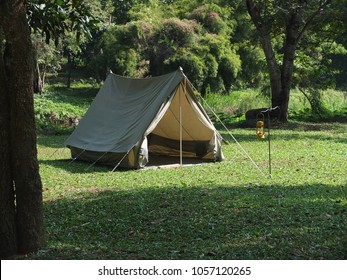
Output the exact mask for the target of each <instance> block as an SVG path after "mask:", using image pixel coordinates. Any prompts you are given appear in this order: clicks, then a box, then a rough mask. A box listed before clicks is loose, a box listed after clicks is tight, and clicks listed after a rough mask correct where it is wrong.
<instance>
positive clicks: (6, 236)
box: [0, 28, 17, 258]
mask: <svg viewBox="0 0 347 280" xmlns="http://www.w3.org/2000/svg"><path fill="white" fill-rule="evenodd" d="M0 42H3V33H2V30H1V28H0ZM2 46H3V45H2V44H0V104H1V106H2V108H1V110H0V159H1V160H0V217H1V219H0V257H1V258H2V257H6V256H10V255H14V254H16V253H17V237H16V222H15V202H14V201H15V198H14V185H13V181H12V175H11V168H10V167H11V160H10V150H11V148H10V111H9V94H8V87H7V81H6V79H5V77H6V76H5V64H4V60H3V55H4V49H3V48H2Z"/></svg>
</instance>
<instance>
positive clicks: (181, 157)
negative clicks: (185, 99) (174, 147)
mask: <svg viewBox="0 0 347 280" xmlns="http://www.w3.org/2000/svg"><path fill="white" fill-rule="evenodd" d="M184 90H186V79H184ZM181 101H182V100H181V92H179V103H180V108H179V114H180V166H182V165H183V152H182V148H183V145H182V103H181Z"/></svg>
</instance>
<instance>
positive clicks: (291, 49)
mask: <svg viewBox="0 0 347 280" xmlns="http://www.w3.org/2000/svg"><path fill="white" fill-rule="evenodd" d="M300 24H301V9H300V8H297V9H296V10H295V12H293V13H292V14H291V15H290V16H289V18H288V20H287V23H286V40H285V43H284V54H283V66H282V72H281V82H282V89H281V94H280V100H279V104H278V106H280V108H283V109H281V110H280V113H279V117H278V118H279V120H280V121H282V122H287V121H288V105H289V95H290V88H291V84H292V78H293V70H294V69H293V68H294V59H295V51H296V47H297V44H298V38H299V27H300Z"/></svg>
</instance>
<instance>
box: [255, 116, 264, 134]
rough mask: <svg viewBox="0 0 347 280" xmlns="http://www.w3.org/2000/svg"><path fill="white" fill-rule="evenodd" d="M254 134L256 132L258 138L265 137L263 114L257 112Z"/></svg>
mask: <svg viewBox="0 0 347 280" xmlns="http://www.w3.org/2000/svg"><path fill="white" fill-rule="evenodd" d="M259 116H260V118H262V120H259ZM256 134H257V137H258V138H260V139H264V138H265V132H264V114H258V115H257V126H256Z"/></svg>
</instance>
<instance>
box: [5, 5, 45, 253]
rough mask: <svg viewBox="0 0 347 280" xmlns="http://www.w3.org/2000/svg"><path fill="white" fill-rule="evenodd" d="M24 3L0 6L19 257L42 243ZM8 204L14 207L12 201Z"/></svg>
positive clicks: (11, 172) (30, 72)
mask: <svg viewBox="0 0 347 280" xmlns="http://www.w3.org/2000/svg"><path fill="white" fill-rule="evenodd" d="M25 3H26V1H25V0H18V1H10V0H2V1H0V10H1V12H0V17H1V20H0V24H1V26H0V27H2V29H3V32H4V35H5V42H6V46H5V48H6V49H5V56H4V57H5V59H4V62H5V69H4V72H5V73H4V76H3V80H4V81H6V82H7V85H8V91H6V92H5V91H4V92H3V93H2V95H3V94H4V96H8V98H6V97H5V98H4V97H3V96H2V98H3V99H5V100H8V104H9V106H8V108H9V111H8V113H9V118H8V117H6V118H5V119H4V120H5V123H4V126H7V127H9V130H10V131H9V135H3V134H1V138H2V140H1V141H3V142H6V140H5V137H6V136H7V137H8V136H9V137H8V138H7V139H9V141H8V142H9V143H10V149H8V151H10V154H9V157H10V160H9V163H10V164H9V167H8V168H6V169H5V172H6V173H4V174H5V175H6V176H9V177H10V178H11V182H12V183H11V185H13V186H14V190H13V189H12V192H15V207H16V209H15V211H16V220H15V221H16V231H17V235H16V238H17V240H16V241H17V248H18V250H17V253H21V254H23V253H28V252H32V251H36V250H37V249H39V248H40V247H41V246H42V245H43V241H44V238H43V237H44V229H43V206H42V183H41V178H40V175H39V165H38V160H37V149H36V130H35V119H34V101H33V59H32V58H33V56H32V45H31V38H30V31H29V27H28V23H27V18H26V5H25ZM1 106H2V107H3V106H4V105H3V104H1ZM1 109H3V108H1ZM2 114H3V113H2ZM7 187H8V182H7V181H5V183H4V185H2V182H1V186H0V188H1V190H5V189H6V188H7ZM10 193H11V191H10ZM8 203H9V204H10V205H11V204H12V203H13V200H12V197H11V195H9V197H8Z"/></svg>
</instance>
